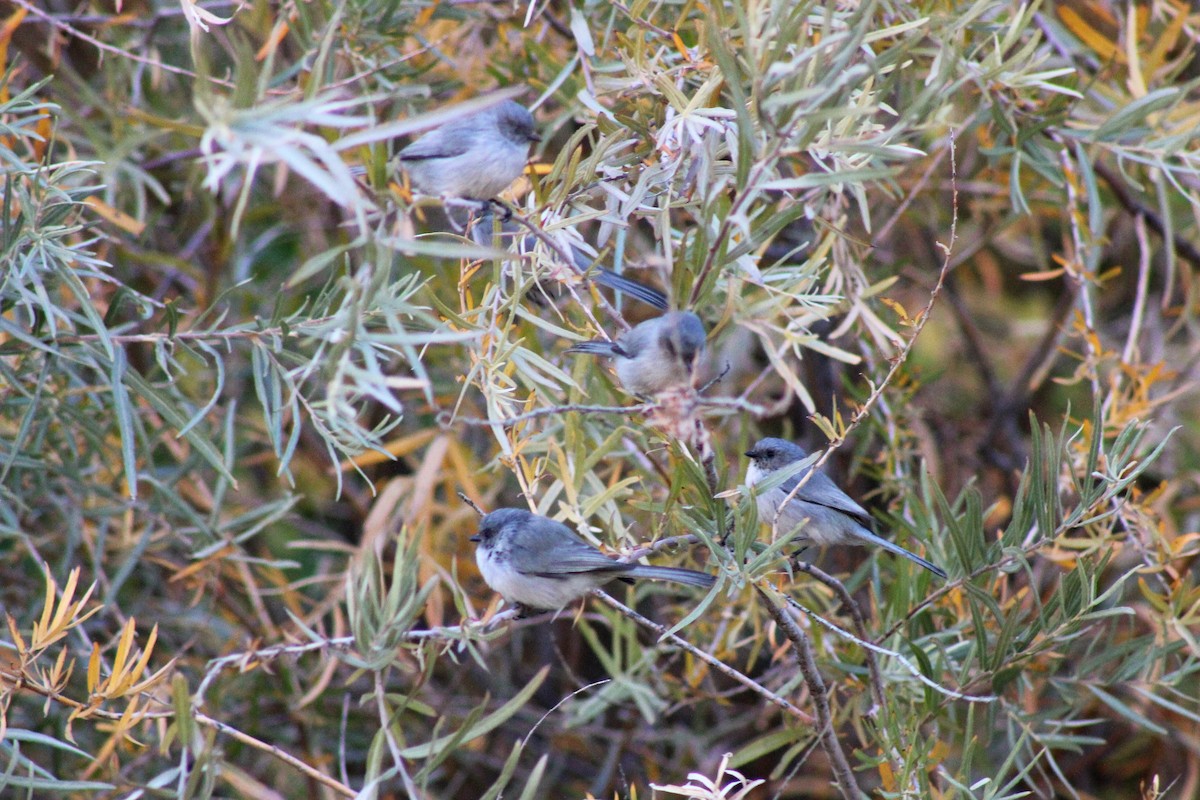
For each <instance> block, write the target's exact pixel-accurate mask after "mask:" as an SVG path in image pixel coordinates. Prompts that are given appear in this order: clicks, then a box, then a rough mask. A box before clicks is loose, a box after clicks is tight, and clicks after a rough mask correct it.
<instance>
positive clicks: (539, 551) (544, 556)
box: [514, 525, 631, 578]
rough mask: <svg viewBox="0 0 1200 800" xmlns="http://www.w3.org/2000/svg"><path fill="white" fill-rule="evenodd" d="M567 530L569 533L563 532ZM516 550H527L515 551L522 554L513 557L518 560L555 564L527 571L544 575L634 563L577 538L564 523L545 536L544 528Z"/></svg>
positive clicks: (620, 568)
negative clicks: (561, 526) (617, 557)
mask: <svg viewBox="0 0 1200 800" xmlns="http://www.w3.org/2000/svg"><path fill="white" fill-rule="evenodd" d="M564 530H565V531H567V532H568V533H569V534H570V535H569V536H564V535H562V531H564ZM514 549H516V550H525V551H526V552H525V553H523V554H514V555H518V556H519V557H518V558H515V559H514V560H515V561H517V562H518V563H521V562H524V563H529V561H528V560H527V559H537V560H541V561H544V562H545V563H546V564H547V565H548V566H550V565H553V566H552V568H549V569H546V570H545V571H541V572H533V571H527V572H526V574H529V575H537V576H539V577H544V578H556V577H562V576H563V575H564V574H569V573H573V572H607V571H612V572H625V571H628V570H629V569H630V568H631V565H629V564H623V563H621V562H619V561H614V560H612V559H611V558H609V557H608V556H606V555H604V554H603V553H601V552H600V551H599V550H597V549H596V548H595V547H592V546H591V545H590V544H588V543H587V542H585V541H583V540H582V539H579V538H577V537H576V536H575V533H574V531H571V530H570V529H569V528H567V527H566V526H565V525H564V526H563V528H562V529H561V530H560V531H558V532H556V533H554V534H553V535H550V534H545V535H543V532H542V531H538V533H537V534H535V535H534V536H530V537H527V538H526V540H525V541H523V542H521V544H520V545H518V546H517V547H516V548H514Z"/></svg>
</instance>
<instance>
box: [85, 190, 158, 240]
mask: <svg viewBox="0 0 1200 800" xmlns="http://www.w3.org/2000/svg"><path fill="white" fill-rule="evenodd" d="M83 202H84V205H86V206H87V207H88V208H90V209H91V210H92V211H95V212H96V213H97V214H99V215H100V216H101V217H102V218H103V219H104V220H105V221H107V222H111V223H112V224H113V225H116V226H117V227H118V228H120V229H121V230H123V231H125V232H126V233H132V234H133V235H134V236H141V235H142V231H144V230H145V229H146V225H145V223H143V222H138V221H137V220H136V219H134V218H133V217H131V216H129V215H128V214H126V213H125V212H124V211H121V210H120V209H118V208H113V207H112V206H110V205H109V204H108V203H106V202H104V201H103V200H100V199H99V198H96V197H89V198H87V199H86V200H84V201H83Z"/></svg>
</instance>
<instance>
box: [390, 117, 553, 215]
mask: <svg viewBox="0 0 1200 800" xmlns="http://www.w3.org/2000/svg"><path fill="white" fill-rule="evenodd" d="M541 140H542V137H540V136H538V135H537V132H536V131H535V130H534V122H533V115H531V114H530V113H529V111H528V110H527V109H526V108H525V107H524V106H522V105H521V104H520V103H517V102H516V101H514V100H505V101H504V102H503V103H497V104H496V105H494V106H489V107H487V108H485V109H483V110H482V111H477V112H475V113H474V114H468V115H467V116H465V117H462V118H460V119H456V120H454V121H453V122H448V123H446V124H445V125H442V126H441V127H440V128H434V129H433V130H431V131H430V132H429V133H426V134H425V135H424V136H422V137H421V138H419V139H417V140H416V141H415V142H413V143H412V144H410V145H408V146H407V147H405V148H404V149H403V150H401V151H400V163H402V164H403V165H404V168H405V169H406V170H407V171H408V176H409V178H410V180H411V181H412V185H413V186H415V187H416V188H417V190H418V191H420V192H423V193H424V194H431V195H440V196H443V197H461V198H467V199H472V200H490V199H491V198H493V197H495V196H496V195H498V194H500V193H501V192H502V191H504V190H505V189H507V188H508V186H509V184H511V183H512V182H513V181H514V180H516V179H517V178H518V177H519V176H520V175H521V173H522V172H524V170H525V161H526V160H527V159H528V158H529V144H530V143H531V142H540V141H541Z"/></svg>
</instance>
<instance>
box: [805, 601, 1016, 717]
mask: <svg viewBox="0 0 1200 800" xmlns="http://www.w3.org/2000/svg"><path fill="white" fill-rule="evenodd" d="M784 599H785V600H786V601H787V604H788V605H789V606H791V607H792V608H794V609H796V610H797V611H799V612H800V613H802V614H804V615H805V616H806V617H808V618H809V619H811V620H812V621H813V622H816V623H817V624H818V625H820V626H821V627H822V628H825V629H826V630H828V631H830V632H831V633H834V634H836V635H838V636H841V637H842V638H844V639H846V640H847V641H850V642H853V643H854V644H856V645H858V646H859V647H861V648H863V649H864V650H867V651H869V652H871V653H878V654H879V655H881V656H887V657H888V658H893V659H895V660H896V661H898V662H899V663H900V664H901V666H903V667H904V668H905V669H906V670H908V673H909V674H910V675H912V676H913V677H914V678H916V679H917V680H918V681H920V682H921V683H923V684H925V685H926V686H928V687H929V688H930V689H933V690H934V691H935V692H937V693H938V694H941V695H945V696H946V697H949V698H950V699H952V700H965V701H967V702H968V703H994V702H995V701H996V699H997V698H996V697H995V696H993V695H990V694H982V695H980V694H965V693H963V692H961V691H959V690H957V689H951V688H949V687H946V686H942V685H941V684H940V683H938V682H937V681H934V680H931V679H930V678H928V677H926V675H925V673H923V672H921V669H920V668H919V667H918V666H917V665H916V664H914V663H913V662H912V661H910V660H908V659H907V658H905V657H904V656H902V655H901V654H900V653H898V652H896V651H895V650H889V649H888V648H886V647H881V646H880V645H878V644H875V643H874V642H872V641H871V640H869V639H864V638H859V637H857V636H855V635H854V634H852V633H850V631H848V630H846V629H845V628H842V627H840V626H838V625H835V624H833V623H832V622H830V621H829V620H827V619H825V618H823V617H822V616H821V615H819V614H818V613H817V612H815V611H813V610H811V609H808V608H805V607H804V606H803V605H801V604H800V603H799V602H798V601H797V600H795V599H793V598H791V597H788V596H787V595H784ZM927 605H928V603H921V604H920V606H919V607H921V608H924V607H925V606H927ZM909 618H911V614H910V617H909ZM899 627H900V626H899V625H896V626H895V627H893V628H892V629H891V630H890V631H889V632H888V634H887V635H886V636H881V637H880V638H879V641H883V640H884V639H886V638H888V636H891V635H892V634H894V633H895V632H896V630H897V629H898V628H899Z"/></svg>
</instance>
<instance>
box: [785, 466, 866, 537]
mask: <svg viewBox="0 0 1200 800" xmlns="http://www.w3.org/2000/svg"><path fill="white" fill-rule="evenodd" d="M807 474H808V470H805V471H804V472H801V473H800V474H799V475H797V476H795V477H794V478H788V479H787V480H786V481H784V482H783V485H782V486H780V487H779V488H780V490H781V491H782V492H783V493H784V494H785V495H788V494H791V493H792V490H793V489H795V488H796V484H798V483H799V482H800V479H801V478H803V477H804V476H805V475H807ZM796 499H797V500H803V501H804V502H805V503H812V504H813V505H814V506H824V507H825V508H831V509H833V510H834V511H840V512H841V513H843V514H845V515H846V516H848V517H850V518H851V519H853V520H854V521H855V522H857V523H858V524H860V525H862V526H863V527H864V528H867V529H868V530H870V528H871V526H872V520H871V515H870V514H868V513H867V510H866V509H865V508H863V507H862V506H860V505H859V504H858V503H856V502H854V499H853V498H852V497H850V495H848V494H846V493H845V492H843V491H842V490H841V489H840V488H838V485H837V484H836V483H834V482H833V480H832V479H831V478H830V477H829V476H828V475H826V474H825V473H824V472H818V473H817V474H815V475H813V476H812V478H810V479H809V481H808V483H806V484H804V488H802V489H801V490H800V491H799V493H797V495H796Z"/></svg>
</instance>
